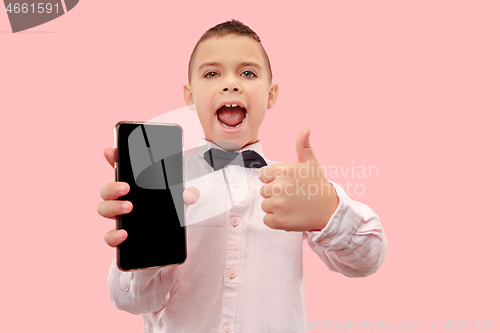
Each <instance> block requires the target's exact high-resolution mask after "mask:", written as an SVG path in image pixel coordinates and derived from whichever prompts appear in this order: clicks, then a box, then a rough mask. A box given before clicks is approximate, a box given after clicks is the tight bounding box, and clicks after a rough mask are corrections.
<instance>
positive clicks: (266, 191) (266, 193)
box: [260, 183, 273, 199]
mask: <svg viewBox="0 0 500 333" xmlns="http://www.w3.org/2000/svg"><path fill="white" fill-rule="evenodd" d="M272 190H273V183H267V184H266V185H264V186H262V187H261V188H260V196H261V197H263V198H264V199H265V198H270V197H271V195H272V193H273V192H272Z"/></svg>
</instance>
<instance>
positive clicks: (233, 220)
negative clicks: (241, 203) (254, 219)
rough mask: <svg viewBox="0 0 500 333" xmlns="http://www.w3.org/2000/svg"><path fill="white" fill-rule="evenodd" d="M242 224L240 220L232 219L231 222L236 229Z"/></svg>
mask: <svg viewBox="0 0 500 333" xmlns="http://www.w3.org/2000/svg"><path fill="white" fill-rule="evenodd" d="M239 223H240V221H238V219H236V218H234V219H232V221H231V224H232V225H234V226H235V227H236V226H237V225H238V224H239Z"/></svg>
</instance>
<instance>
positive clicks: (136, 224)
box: [98, 122, 200, 271]
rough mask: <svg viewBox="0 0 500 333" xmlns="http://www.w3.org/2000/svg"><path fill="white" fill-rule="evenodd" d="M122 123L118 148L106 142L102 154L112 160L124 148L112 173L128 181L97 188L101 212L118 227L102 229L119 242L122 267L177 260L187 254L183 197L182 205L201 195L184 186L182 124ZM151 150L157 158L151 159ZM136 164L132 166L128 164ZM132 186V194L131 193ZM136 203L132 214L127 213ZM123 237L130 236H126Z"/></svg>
mask: <svg viewBox="0 0 500 333" xmlns="http://www.w3.org/2000/svg"><path fill="white" fill-rule="evenodd" d="M120 127H121V128H122V131H117V132H116V133H117V134H118V133H122V135H121V136H120V135H117V139H119V138H120V137H121V138H122V139H123V140H122V142H121V144H120V143H119V142H118V141H117V146H118V149H115V150H112V149H110V148H107V149H106V150H105V152H104V155H105V157H106V159H107V160H108V162H109V163H110V165H114V164H115V161H117V162H119V161H120V158H119V157H120V152H121V153H122V161H121V163H118V164H119V165H121V167H122V168H121V169H120V167H118V168H117V173H116V175H117V179H118V178H119V179H118V180H121V179H124V180H127V181H126V182H120V181H117V182H114V183H111V184H108V185H106V186H104V187H103V189H102V191H101V196H102V198H103V199H104V200H105V201H104V202H102V203H101V204H100V205H99V207H98V212H99V214H101V215H102V216H104V217H108V218H114V217H116V218H117V220H118V225H117V227H118V229H121V230H116V229H115V230H111V231H109V232H108V233H107V234H106V235H105V240H106V243H107V244H108V245H110V246H113V247H115V246H118V251H117V264H118V267H119V268H120V269H122V270H126V271H128V270H137V269H145V268H151V267H161V266H167V265H175V264H180V263H182V262H183V261H184V260H185V257H186V251H185V248H186V247H185V228H184V221H183V220H182V219H183V218H184V217H185V216H184V202H185V203H186V206H188V205H190V204H194V203H195V202H196V201H197V200H198V198H199V196H200V193H199V191H198V190H197V189H196V188H189V189H186V190H185V191H182V189H183V176H182V175H183V159H180V158H181V157H182V129H180V127H178V126H175V125H168V124H153V123H131V122H122V123H119V124H117V128H120ZM176 129H178V130H177V131H176ZM131 138H133V140H134V141H131ZM124 143H127V144H124ZM151 144H152V145H151ZM120 147H121V148H122V149H121V150H119V148H120ZM138 147H139V148H140V149H139V151H138V150H137V149H138ZM155 147H156V148H155ZM169 149H170V150H169ZM148 150H149V157H150V159H149V158H148V153H147V152H148ZM141 152H142V159H141V156H140V155H141ZM145 152H146V154H144V153H145ZM134 154H135V157H134V156H132V155H134ZM155 154H156V156H155V159H156V160H153V156H154V155H155ZM158 154H160V155H158ZM162 154H163V155H162ZM138 156H139V158H138ZM172 156H173V157H172ZM163 157H165V158H163ZM167 157H172V158H170V159H169V158H167ZM134 158H135V161H134ZM155 161H156V162H158V163H156V162H155ZM159 162H161V163H159ZM134 163H135V164H134ZM155 164H156V166H155ZM134 166H135V167H136V169H134V170H132V169H133V167H134ZM137 166H138V168H137ZM148 168H149V169H148ZM144 170H146V171H147V170H150V171H147V172H143V171H144ZM151 170H152V172H151ZM120 171H121V172H120ZM132 171H134V174H133V175H132V173H133V172H132ZM136 171H137V172H136ZM167 171H168V172H167ZM179 171H180V173H179ZM179 175H181V176H182V177H181V178H179ZM141 177H142V178H141ZM131 189H132V193H131V194H134V195H132V196H131V195H129V193H130V192H131ZM179 190H180V192H179ZM179 197H180V199H179ZM127 199H130V200H131V201H132V203H131V202H130V201H129V200H127ZM175 199H177V202H176V204H175V205H174V200H175ZM134 202H135V203H136V205H134ZM150 203H152V204H150ZM179 203H181V205H179ZM148 205H149V206H148ZM179 207H180V209H179ZM134 209H136V210H137V211H136V212H135V213H136V214H131V212H132V213H134V212H133V210H134ZM186 209H187V207H186ZM126 230H128V232H127V231H126ZM129 236H132V237H129ZM127 239H130V240H129V241H128V242H126V240H127ZM120 244H122V245H123V246H120ZM125 245H126V246H125ZM120 250H121V251H120ZM182 252H184V253H182ZM120 255H121V256H120ZM120 259H121V260H120Z"/></svg>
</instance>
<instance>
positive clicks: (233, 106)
mask: <svg viewBox="0 0 500 333" xmlns="http://www.w3.org/2000/svg"><path fill="white" fill-rule="evenodd" d="M224 106H225V107H227V108H235V107H237V106H239V105H238V104H226V105H224ZM240 107H241V106H240Z"/></svg>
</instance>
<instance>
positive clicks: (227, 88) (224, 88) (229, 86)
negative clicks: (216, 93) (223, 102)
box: [221, 80, 241, 94]
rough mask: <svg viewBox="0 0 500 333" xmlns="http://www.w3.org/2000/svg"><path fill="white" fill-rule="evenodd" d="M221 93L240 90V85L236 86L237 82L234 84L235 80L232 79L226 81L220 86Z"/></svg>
mask: <svg viewBox="0 0 500 333" xmlns="http://www.w3.org/2000/svg"><path fill="white" fill-rule="evenodd" d="M221 88H222V89H221V94H222V93H225V92H233V91H234V92H238V91H239V92H241V87H240V86H238V84H236V82H234V81H232V80H231V81H228V82H226V83H224V84H223V85H222V87H221Z"/></svg>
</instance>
